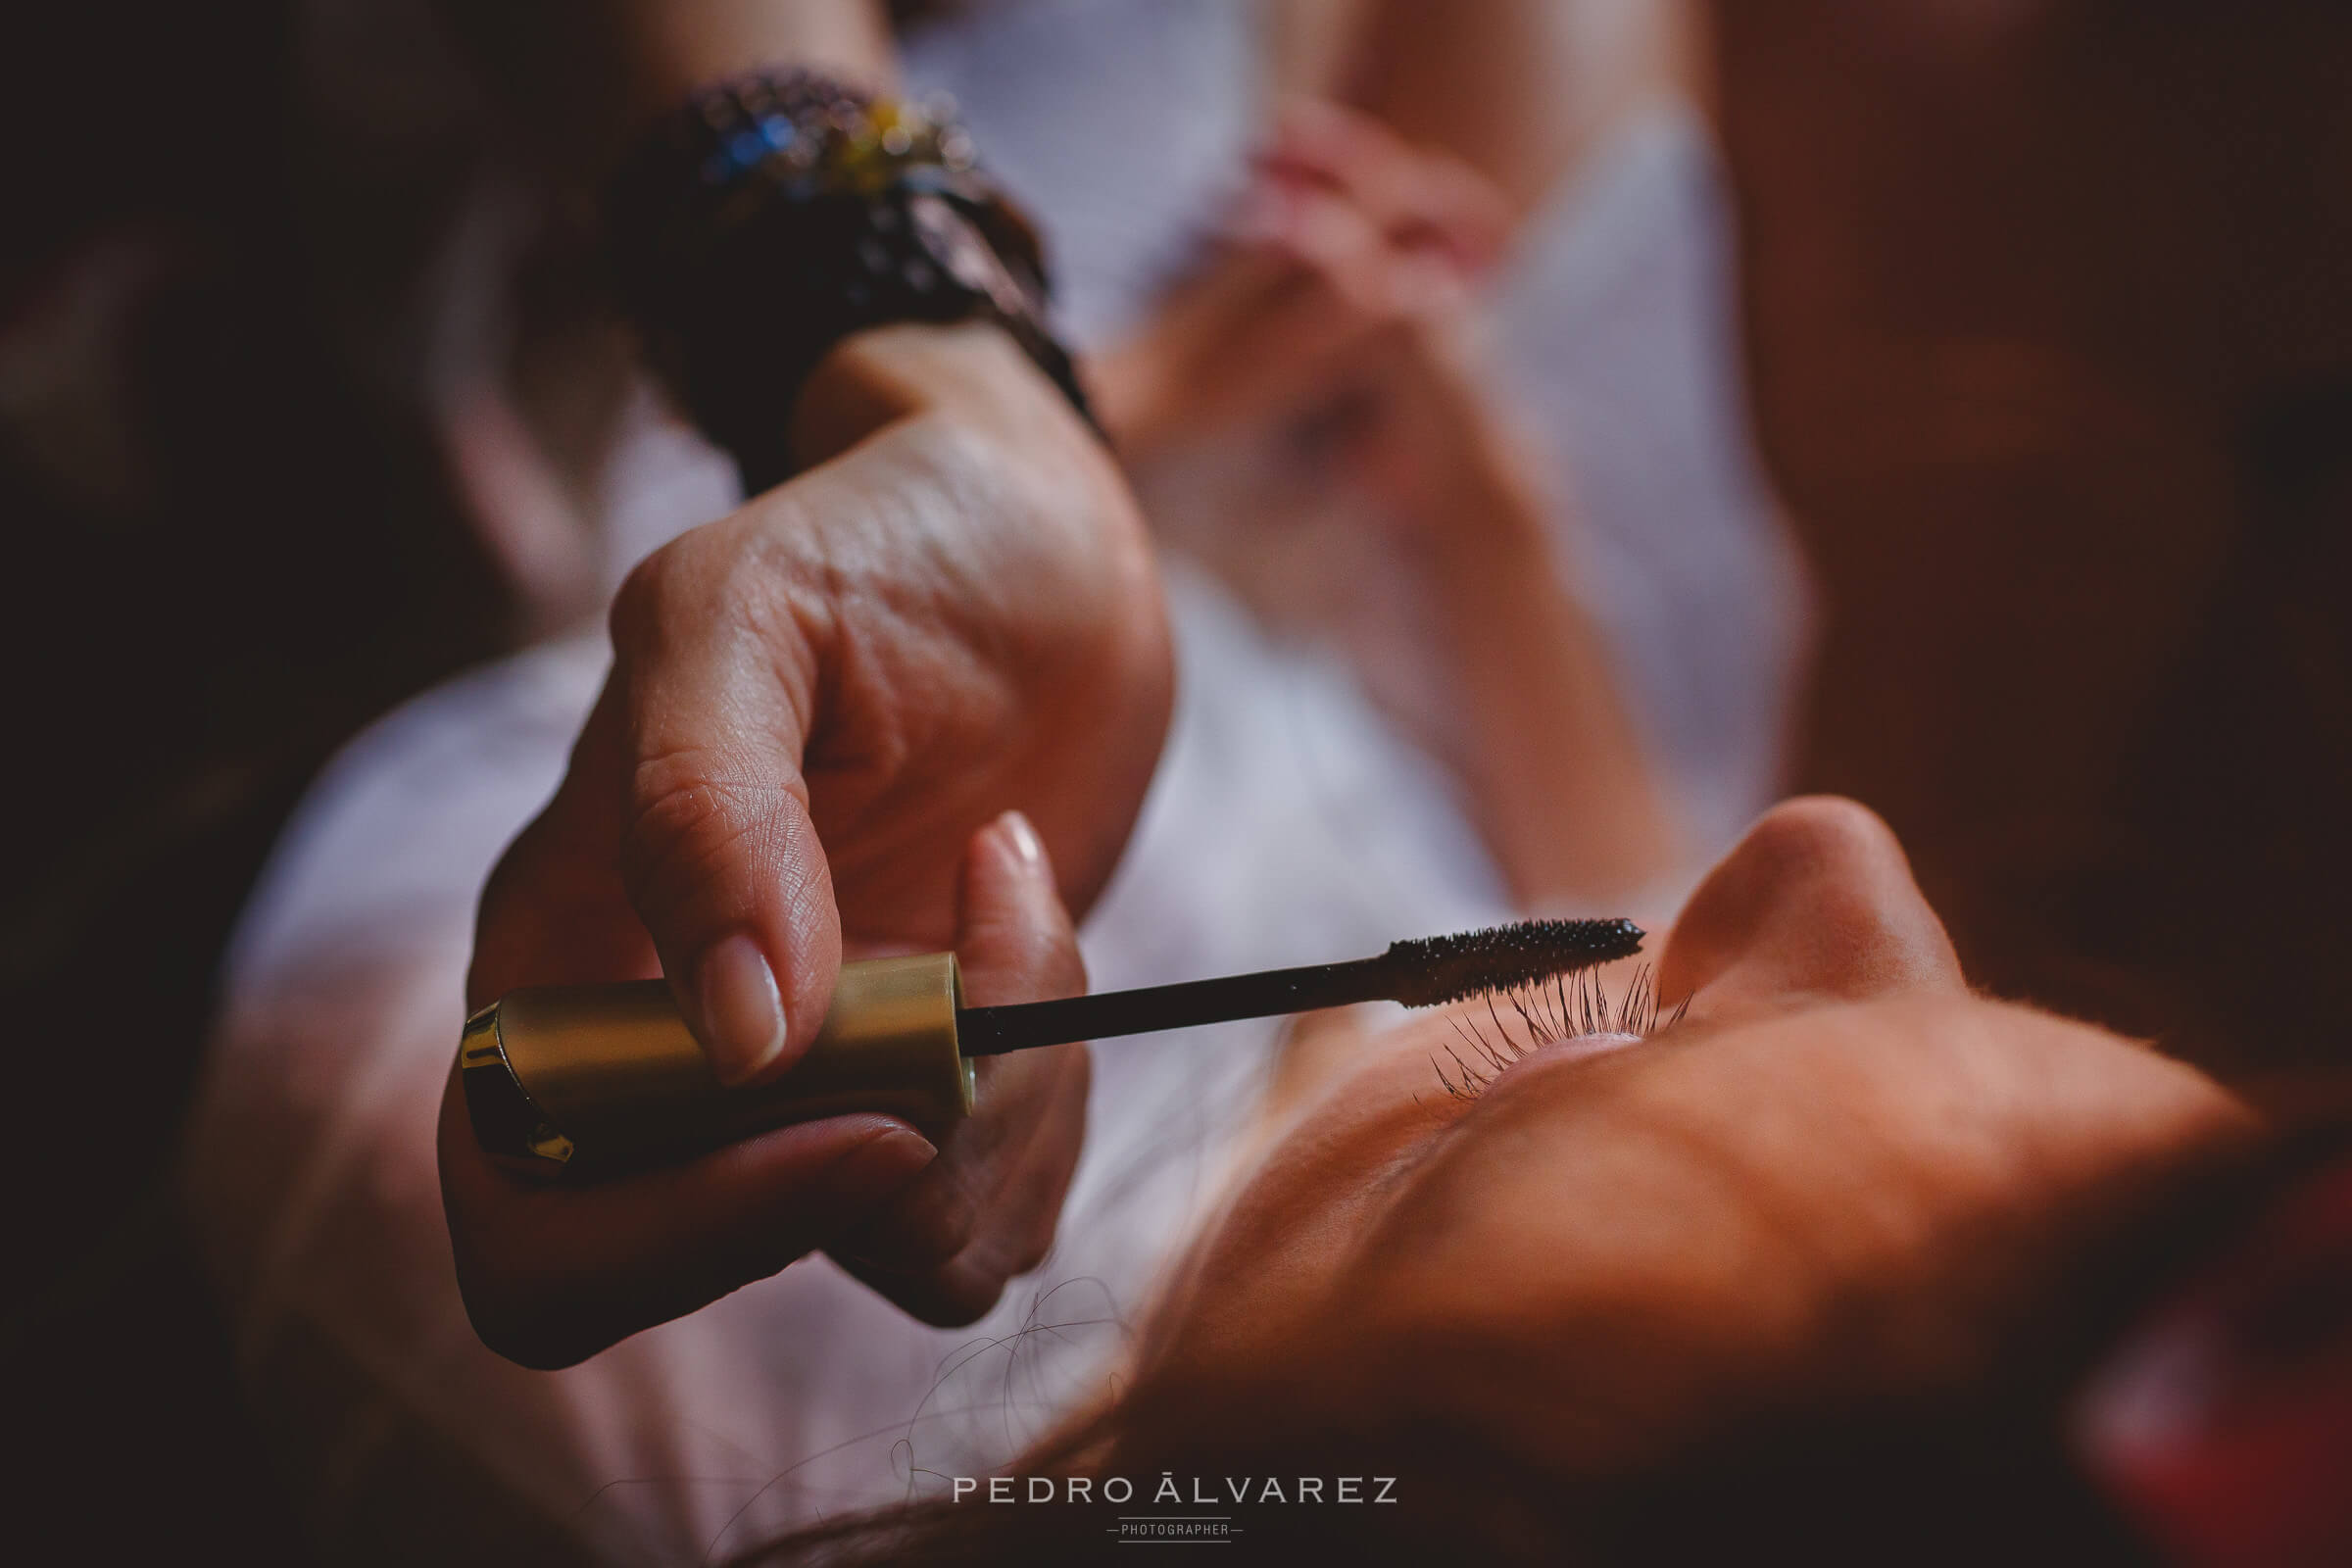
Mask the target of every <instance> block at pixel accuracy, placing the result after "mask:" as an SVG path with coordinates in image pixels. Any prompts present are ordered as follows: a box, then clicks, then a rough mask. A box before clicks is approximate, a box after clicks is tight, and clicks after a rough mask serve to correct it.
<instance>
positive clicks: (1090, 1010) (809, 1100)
mask: <svg viewBox="0 0 2352 1568" xmlns="http://www.w3.org/2000/svg"><path fill="white" fill-rule="evenodd" d="M1641 948H1642V929H1641V928H1640V927H1639V926H1637V925H1635V924H1634V923H1633V922H1632V921H1630V920H1620V919H1605V920H1526V921H1521V922H1520V923H1518V924H1516V925H1507V926H1496V927H1493V928H1490V929H1487V930H1482V931H1470V932H1463V933H1460V934H1458V935H1454V936H1444V937H1429V938H1423V939H1420V940H1415V941H1405V942H1397V943H1393V944H1391V945H1390V947H1389V949H1388V951H1387V952H1386V953H1383V954H1381V955H1379V956H1375V957H1369V958H1360V959H1357V960H1355V961H1353V962H1346V963H1325V964H1310V965H1306V966H1303V967H1299V968H1293V969H1270V970H1265V971H1262V972H1259V973H1255V974H1241V975H1229V976H1226V977H1224V978H1222V979H1215V980H1195V981H1189V982H1185V983H1182V984H1178V985H1166V986H1152V987H1147V988H1144V989H1141V990H1135V991H1114V992H1109V993H1105V994H1103V995H1099V996H1086V997H1071V998H1068V999H1065V1000H1062V1001H1055V1002H1033V1003H1022V1004H1014V1005H1005V1006H994V1007H967V1006H964V1005H962V994H961V986H960V984H959V981H958V977H957V973H956V956H955V955H954V954H952V953H935V954H923V955H918V956H912V957H902V958H876V959H870V960H867V961H864V962H859V963H850V964H845V965H843V967H842V971H841V977H840V980H839V982H838V983H837V985H836V987H835V990H834V995H833V1005H832V1008H831V1010H830V1011H829V1012H828V1013H827V1015H826V1018H825V1022H824V1027H823V1028H822V1029H821V1030H820V1031H819V1033H818V1035H817V1038H816V1041H815V1043H814V1044H813V1045H812V1046H811V1047H810V1048H809V1053H808V1054H807V1055H805V1056H804V1057H802V1058H801V1059H800V1060H799V1061H798V1062H796V1063H795V1064H794V1065H793V1067H792V1068H791V1069H790V1070H789V1071H787V1072H785V1073H784V1074H782V1075H781V1076H779V1077H777V1078H775V1079H773V1080H771V1081H769V1082H767V1083H764V1084H757V1085H751V1086H747V1087H744V1088H739V1089H728V1088H724V1087H722V1086H721V1085H720V1084H719V1082H718V1080H717V1078H716V1076H715V1075H714V1074H713V1073H712V1072H711V1066H710V1062H709V1058H708V1056H707V1055H706V1054H705V1053H704V1051H703V1048H702V1047H701V1045H700V1044H698V1043H697V1042H696V1040H695V1038H694V1036H693V1035H692V1034H691V1033H689V1032H688V1031H687V1028H686V1026H685V1024H684V1022H683V1021H682V1020H681V1019H680V1018H679V1016H678V1012H677V1009H676V1006H675V1005H674V1003H673V1002H672V1000H671V994H670V990H669V987H668V985H667V984H666V983H665V982H663V981H659V980H654V981H641V982H631V983H623V984H617V985H603V986H561V987H537V988H530V989H525V990H520V991H515V992H511V993H509V994H508V995H507V996H505V997H503V998H501V999H500V1000H499V1001H498V1002H496V1003H494V1004H492V1005H490V1006H488V1007H485V1008H483V1009H482V1010H481V1011H480V1012H478V1013H476V1014H475V1015H474V1016H473V1017H472V1018H471V1019H470V1020H468V1021H467V1023H466V1032H465V1036H464V1039H463V1042H462V1044H461V1046H460V1052H459V1060H460V1066H461V1068H462V1069H463V1076H464V1084H465V1092H466V1110H467V1112H468V1114H469V1116H470V1119H471V1121H472V1125H473V1131H474V1135H475V1137H476V1138H477V1139H478V1140H479V1141H480V1143H481V1146H482V1148H483V1150H484V1152H487V1153H489V1154H490V1155H491V1156H492V1157H493V1158H495V1159H498V1160H499V1161H501V1162H502V1163H505V1164H508V1165H509V1166H511V1167H520V1168H523V1169H529V1170H536V1171H539V1172H542V1173H545V1174H549V1175H566V1176H571V1175H593V1174H603V1173H610V1172H613V1171H618V1170H623V1169H627V1168H630V1167H633V1166H638V1165H643V1164H648V1163H653V1162H658V1161H661V1160H663V1159H670V1158H677V1157H681V1156H684V1155H687V1154H691V1153H694V1152H701V1151H704V1150H708V1149H711V1148H715V1147H718V1146H719V1145H722V1144H725V1143H728V1142H731V1141H733V1140H735V1139H738V1138H743V1137H748V1136H750V1135H751V1134H753V1133H756V1132H760V1131H762V1130H764V1129H766V1128H770V1127H778V1126H783V1125H785V1124H787V1123H791V1122H798V1121H811V1120H816V1119H818V1118H821V1117H826V1116H834V1115H842V1114H846V1113H849V1112H852V1111H858V1110H881V1111H887V1112H890V1113H892V1114H895V1115H900V1116H904V1117H905V1118H906V1119H907V1120H908V1121H909V1122H911V1123H913V1124H914V1125H915V1126H917V1127H921V1128H926V1129H936V1128H940V1127H944V1126H947V1125H950V1124H952V1123H954V1122H955V1121H956V1120H958V1119H960V1118H961V1117H963V1116H965V1115H967V1114H969V1113H970V1111H971V1109H972V1087H973V1078H972V1058H974V1057H976V1056H988V1055H1000V1054H1005V1053H1008V1052H1015V1051H1025V1050H1029V1049H1032V1048H1034V1047H1040V1046H1051V1045H1062V1044H1068V1043H1070V1042H1073V1041H1080V1040H1100V1039H1107V1038H1110V1037H1114V1036H1119V1035H1133V1034H1146V1033H1152V1032H1154V1031H1158V1030H1163V1029H1181V1028H1189V1027H1192V1026H1195V1025H1199V1024H1207V1023H1220V1022H1226V1021H1230V1020H1234V1019H1240V1018H1262V1017H1271V1016H1274V1015H1277V1014H1282V1013H1292V1012H1303V1011H1308V1010H1312V1009H1316V1008H1322V1007H1336V1006H1345V1005H1349V1004H1352V1003H1358V1002H1382V1001H1386V1002H1398V1003H1402V1004H1404V1005H1406V1006H1412V1007H1427V1006H1436V1005H1440V1004H1443V1003H1446V1002H1453V1001H1459V1000H1461V999H1464V998H1467V997H1474V996H1480V995H1491V994H1498V993H1506V992H1510V991H1513V990H1517V989H1519V988H1521V987H1524V986H1531V985H1536V984H1539V983H1541V982H1543V981H1544V980H1547V979H1550V978H1551V977H1553V976H1554V975H1559V974H1565V973H1570V972H1573V971H1576V970H1580V969H1585V968H1590V967H1592V966H1593V965H1594V964H1598V963H1605V962H1608V961H1610V960H1612V959H1616V958H1623V957H1628V956H1632V955H1633V954H1636V953H1638V952H1640V951H1641Z"/></svg>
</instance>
